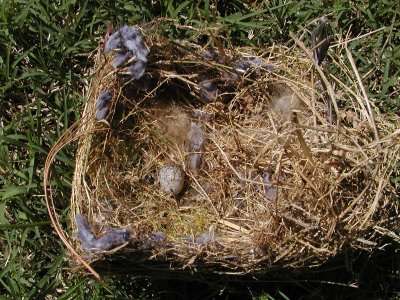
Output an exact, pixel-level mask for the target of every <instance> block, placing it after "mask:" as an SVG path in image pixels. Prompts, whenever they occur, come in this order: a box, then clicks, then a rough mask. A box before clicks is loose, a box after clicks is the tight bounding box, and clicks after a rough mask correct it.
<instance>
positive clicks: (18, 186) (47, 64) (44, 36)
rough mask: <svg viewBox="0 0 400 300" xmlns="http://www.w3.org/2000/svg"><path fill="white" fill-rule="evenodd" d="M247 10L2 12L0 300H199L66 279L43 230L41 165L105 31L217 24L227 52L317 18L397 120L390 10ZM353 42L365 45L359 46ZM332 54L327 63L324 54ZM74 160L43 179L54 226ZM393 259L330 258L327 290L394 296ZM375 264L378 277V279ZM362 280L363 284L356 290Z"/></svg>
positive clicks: (168, 3) (259, 291) (43, 5)
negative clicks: (161, 21) (5, 299)
mask: <svg viewBox="0 0 400 300" xmlns="http://www.w3.org/2000/svg"><path fill="white" fill-rule="evenodd" d="M111 2H112V3H111ZM248 3H249V4H244V3H243V2H242V1H237V0H232V1H228V0H226V1H215V2H214V1H209V0H205V1H173V0H162V1H158V2H157V1H154V2H153V3H152V1H132V2H125V1H121V0H117V1H106V0H99V1H74V0H60V1H57V2H53V1H43V0H31V1H24V0H18V1H12V0H2V1H1V5H0V101H1V102H0V103H1V105H0V118H1V119H0V122H1V123H0V249H1V252H0V298H1V297H2V296H9V297H11V298H14V299H43V298H44V297H45V296H46V295H52V297H58V299H108V298H111V299H129V298H131V297H132V295H135V298H143V299H147V298H158V297H160V298H162V297H163V296H165V295H167V294H168V295H170V296H171V297H172V295H173V293H178V294H180V296H182V297H183V296H184V294H185V293H189V291H190V290H194V291H197V290H196V289H198V290H199V291H200V290H202V291H203V294H201V295H204V286H203V285H202V284H200V283H196V284H195V283H193V286H195V288H194V289H193V288H192V287H193V286H192V287H190V283H187V282H186V283H184V284H182V286H178V287H177V286H176V283H172V282H170V281H169V280H160V279H157V280H156V279H154V280H151V279H146V278H132V277H125V278H119V279H105V280H102V281H95V280H93V279H92V278H90V277H86V276H80V275H74V274H71V273H70V272H69V271H68V270H67V268H68V264H67V259H68V258H67V256H66V253H65V249H64V247H63V245H62V243H61V242H60V241H59V239H58V238H57V236H56V235H55V234H54V232H53V230H52V227H51V226H50V222H49V218H48V215H47V211H46V206H45V203H44V196H43V189H42V186H41V182H42V174H43V166H44V161H45V158H46V155H47V153H48V151H49V149H50V148H51V147H52V145H53V144H54V142H55V141H56V140H57V138H58V137H59V136H60V135H61V133H62V132H63V131H64V130H65V129H66V128H67V127H68V126H70V125H71V124H72V123H73V122H75V121H76V120H78V119H79V117H80V112H81V108H82V105H83V101H84V98H83V96H82V91H83V90H84V87H85V86H87V83H88V81H89V80H90V75H89V74H88V73H87V70H88V68H90V66H91V63H92V61H91V60H90V59H88V58H89V56H90V54H91V53H92V51H94V50H95V48H96V46H97V43H98V40H99V37H101V36H104V34H105V31H106V29H107V25H108V22H109V21H110V20H113V22H114V24H116V25H118V24H120V25H123V24H140V23H141V22H148V21H151V20H153V19H154V18H155V17H162V18H165V19H174V20H177V21H178V22H179V23H180V24H182V25H187V26H193V27H200V28H207V27H208V26H216V25H218V26H220V28H221V31H223V32H225V36H227V37H228V39H227V40H226V41H225V43H226V46H228V45H229V44H232V45H252V46H259V47H262V46H265V45H271V44H273V43H283V44H291V43H293V42H292V41H291V39H290V37H289V32H295V33H297V32H302V30H303V28H304V27H305V26H306V25H307V24H308V23H310V22H311V21H313V20H314V19H315V18H318V17H320V16H322V15H327V16H328V18H329V20H330V24H331V26H332V30H331V31H332V32H334V33H335V35H336V36H339V37H341V38H342V39H345V38H346V39H348V40H350V41H349V43H348V48H349V50H350V51H351V53H352V55H353V57H354V59H355V62H356V65H357V68H358V70H359V72H360V74H361V75H362V79H363V82H364V84H365V87H366V89H367V91H368V94H369V96H370V97H371V99H374V100H375V101H376V104H377V105H378V106H379V108H380V109H381V111H382V113H397V114H400V83H399V76H400V31H399V28H400V17H399V11H400V4H399V3H398V1H395V0H392V1H389V0H387V1H385V0H383V1H375V2H374V1H370V2H367V1H355V2H348V1H315V0H313V1H278V0H271V1H248ZM210 4H212V6H211V8H210ZM164 29H165V32H166V34H168V35H169V36H170V37H171V38H180V39H191V40H195V41H197V42H199V43H201V42H204V41H205V39H207V37H204V36H199V37H197V36H191V35H190V34H189V33H188V32H186V31H185V30H179V31H178V30H176V29H175V27H172V26H169V25H168V23H165V25H164ZM362 35H366V36H364V37H362V38H358V37H359V36H362ZM335 40H336V39H335ZM334 44H335V42H333V46H332V47H331V50H330V55H335V45H334ZM328 68H329V71H330V72H332V74H337V72H338V70H336V69H335V67H334V66H328ZM344 105H345V104H344ZM74 150H75V148H74V146H73V145H72V146H68V147H66V148H65V149H64V150H63V151H61V152H60V153H59V154H58V156H57V163H56V164H55V166H54V168H53V176H52V178H53V182H52V183H51V184H52V185H53V187H54V189H56V190H57V192H58V195H60V197H58V199H57V201H58V202H57V208H58V212H59V215H60V216H61V219H63V218H64V225H65V221H66V220H65V218H66V216H67V214H68V209H69V203H68V202H69V195H70V188H71V177H72V173H73V167H74ZM399 178H400V174H393V182H398V181H399ZM394 250H395V249H392V251H391V252H385V254H384V255H382V254H378V256H377V257H378V260H376V258H370V257H369V256H368V255H367V254H363V255H361V256H360V257H358V258H357V260H353V259H352V257H351V255H350V254H349V256H348V257H347V260H348V261H350V262H348V263H345V262H346V257H342V258H340V259H338V260H337V262H336V264H337V265H336V266H335V267H336V268H338V269H340V270H342V271H341V272H339V271H338V272H337V273H336V274H338V275H337V276H339V277H338V278H336V279H335V280H336V281H338V282H343V280H347V281H346V282H352V283H354V284H359V283H360V285H362V286H365V287H366V288H367V287H368V288H369V292H370V293H375V295H377V296H379V295H384V296H396V293H398V292H400V290H399V289H398V288H399V287H398V286H397V287H395V286H392V285H391V284H392V283H393V282H396V281H398V280H399V279H400V278H399V274H398V273H396V272H395V271H396V270H397V268H398V266H399V264H398V257H396V256H395V254H393V253H394ZM387 253H390V255H389V256H388V255H387ZM380 255H381V256H380ZM379 259H381V260H379ZM352 262H353V263H352ZM371 262H373V263H372V265H374V266H375V269H374V270H375V271H376V272H377V274H380V275H379V276H380V277H379V279H380V280H378V281H377V282H376V280H375V281H374V280H372V279H370V278H369V279H368V276H369V274H368V272H370V269H371V268H373V267H372V266H370V265H371ZM383 263H384V264H383ZM353 264H354V265H357V267H356V270H351V266H352V265H353ZM382 264H383V265H384V266H386V267H385V268H387V269H385V268H383V269H382V267H381V266H382ZM363 266H364V267H363ZM349 268H350V269H349ZM365 268H367V269H368V270H367V274H366V273H365ZM343 270H344V271H343ZM340 274H342V275H340ZM310 276H311V277H310V278H315V282H313V281H308V282H305V281H301V276H299V275H296V276H292V277H291V278H292V279H291V280H290V282H282V281H283V279H279V281H280V282H281V285H280V286H281V287H282V288H281V289H280V288H279V286H278V285H276V284H275V283H274V281H273V279H271V278H270V279H269V280H270V281H271V282H270V283H269V284H258V285H257V284H256V283H254V282H250V283H248V284H247V283H246V282H243V283H235V284H234V286H239V287H240V288H241V290H240V291H241V292H244V293H246V295H253V296H254V297H255V298H259V299H272V298H268V297H273V298H275V299H284V298H285V297H286V295H291V296H292V297H293V296H294V297H296V296H299V295H302V294H304V295H312V293H314V294H313V296H316V297H320V298H321V297H324V295H325V296H326V297H327V298H329V297H331V296H332V295H331V294H328V293H329V289H328V288H327V287H329V286H331V287H332V286H334V285H329V284H327V285H322V288H319V285H318V282H317V281H318V276H314V275H310ZM340 276H342V277H340ZM363 276H364V277H363ZM309 280H311V279H309ZM312 280H314V279H312ZM327 280H331V279H329V278H328V279H327ZM369 281H370V282H373V283H374V284H373V285H372V284H371V285H370V286H367V284H366V283H367V282H369ZM171 287H173V288H171ZM223 287H226V289H225V291H224V292H222V296H226V297H229V296H231V295H233V293H239V292H240V291H239V290H237V289H235V288H233V287H232V284H230V283H229V281H223V282H221V284H220V285H216V288H215V289H214V288H213V287H210V288H209V290H208V291H209V294H215V295H218V294H219V293H220V291H221V289H223ZM246 287H250V289H247V288H246ZM335 288H336V289H337V288H339V287H338V286H336V287H335ZM371 289H372V290H371ZM206 291H207V290H206ZM293 291H295V292H293ZM344 291H349V292H348V295H349V296H352V297H354V294H353V292H354V291H355V290H354V289H351V288H349V287H344ZM350 291H351V292H350ZM199 295H200V292H199ZM360 295H361V294H360ZM204 296H206V295H204ZM342 296H344V297H345V296H346V295H342ZM178 298H179V297H178ZM49 299H51V298H49Z"/></svg>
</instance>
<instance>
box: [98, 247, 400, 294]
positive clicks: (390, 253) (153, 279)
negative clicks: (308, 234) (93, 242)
mask: <svg viewBox="0 0 400 300" xmlns="http://www.w3.org/2000/svg"><path fill="white" fill-rule="evenodd" d="M97 270H98V271H100V272H101V273H102V274H103V276H105V277H111V278H113V280H116V281H118V282H119V283H120V284H121V286H124V285H125V284H124V283H125V282H132V276H134V277H135V279H134V280H136V281H137V280H142V281H143V280H145V281H146V282H147V284H146V287H145V288H143V286H144V285H143V283H142V284H141V287H142V289H141V293H140V295H141V296H140V297H143V299H150V298H151V299H392V298H396V296H397V297H398V296H399V295H400V280H399V279H400V278H399V277H400V276H399V270H400V255H399V252H398V251H396V249H395V248H394V247H392V248H388V249H386V250H385V251H380V252H375V253H373V254H371V253H366V252H364V253H359V254H356V253H346V254H344V255H341V256H340V257H337V258H335V259H334V260H332V261H330V262H328V263H326V264H324V265H323V266H321V267H318V268H314V269H302V270H291V271H285V272H283V271H275V272H273V273H270V274H267V275H264V276H262V277H260V276H258V277H257V278H255V277H253V276H251V275H246V276H227V275H220V276H217V275H213V274H199V273H194V274H193V273H190V272H179V273H177V272H160V271H159V270H157V271H156V270H155V269H152V268H151V267H149V268H147V269H146V270H141V271H139V270H137V269H135V271H134V273H131V272H133V269H131V268H129V267H127V265H126V264H124V263H123V262H113V263H112V264H110V263H105V262H102V264H101V265H100V264H98V265H97ZM117 272H118V273H126V274H128V273H130V275H119V276H113V275H112V274H116V273H117ZM126 292H127V294H131V293H134V294H135V295H138V291H137V290H135V291H133V290H132V291H128V290H127V291H126Z"/></svg>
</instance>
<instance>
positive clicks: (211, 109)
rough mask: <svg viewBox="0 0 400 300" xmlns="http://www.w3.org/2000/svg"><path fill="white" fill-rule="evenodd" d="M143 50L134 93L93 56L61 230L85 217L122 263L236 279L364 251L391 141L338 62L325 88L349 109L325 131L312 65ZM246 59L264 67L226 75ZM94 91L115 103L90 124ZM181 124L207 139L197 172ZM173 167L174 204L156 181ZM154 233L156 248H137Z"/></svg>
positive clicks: (300, 58) (390, 194)
mask: <svg viewBox="0 0 400 300" xmlns="http://www.w3.org/2000/svg"><path fill="white" fill-rule="evenodd" d="M146 42H147V44H148V46H150V47H149V49H150V52H149V56H148V64H147V69H146V72H145V75H144V77H143V78H141V79H139V80H128V81H124V80H123V79H121V74H124V72H125V71H126V70H124V69H123V68H122V69H121V68H120V69H115V68H114V67H113V66H112V61H113V59H114V54H113V53H111V54H108V55H104V54H103V53H102V51H101V50H100V51H99V55H98V57H97V67H96V70H95V71H96V79H95V81H94V84H93V85H92V87H91V88H90V96H89V97H88V102H87V105H86V108H85V111H84V119H85V122H83V123H82V124H83V125H82V126H81V128H80V130H81V131H82V132H87V133H88V134H87V135H85V137H84V138H83V139H81V140H80V143H79V149H78V152H77V157H76V161H77V164H76V171H75V176H74V183H73V196H72V217H74V216H75V215H77V214H83V215H86V216H88V219H89V220H90V222H91V223H95V224H97V225H98V227H99V228H100V229H99V232H100V231H101V228H102V227H104V226H106V225H107V226H113V227H121V228H128V229H129V230H130V232H131V240H130V242H129V244H128V245H127V246H126V247H125V248H123V249H120V250H119V252H120V253H125V254H126V256H129V251H131V250H137V251H142V250H143V251H150V254H149V258H150V257H156V258H157V259H159V260H171V261H174V262H177V263H178V264H180V265H181V266H188V265H190V266H201V265H210V266H218V267H223V268H228V269H234V270H239V271H255V270H264V271H265V270H266V267H271V266H274V265H278V264H280V265H286V266H292V267H299V266H303V265H313V264H320V263H322V262H323V261H325V260H326V259H328V258H330V257H333V256H334V255H336V254H337V253H339V252H340V251H341V250H342V249H344V248H345V247H346V246H347V247H349V246H353V247H366V248H370V247H371V245H373V244H374V243H375V242H374V240H373V239H374V237H373V236H371V229H372V228H373V226H374V225H376V224H381V223H383V222H385V221H386V220H387V219H389V218H390V214H391V212H392V211H393V207H394V206H395V205H396V203H395V201H394V199H395V194H394V189H393V187H391V186H390V185H389V184H388V177H389V175H390V173H391V171H392V170H393V168H394V164H395V161H396V160H397V159H398V158H397V156H398V154H397V153H398V152H399V151H398V150H399V146H398V143H396V142H395V139H397V138H398V136H395V137H394V139H387V140H383V141H382V140H377V138H376V136H375V131H376V130H375V128H374V124H373V123H371V122H370V121H369V120H370V117H371V116H370V115H368V112H367V111H366V109H365V107H363V106H362V105H360V103H362V102H360V98H361V96H360V95H361V92H360V91H359V88H357V84H356V79H355V75H354V74H352V72H350V71H349V70H345V67H344V62H342V61H337V62H336V63H337V64H338V65H339V66H341V67H342V68H343V70H345V71H344V72H343V73H344V74H345V76H346V77H345V80H343V81H340V80H338V79H335V80H336V81H338V83H337V82H336V83H337V84H336V88H335V95H336V99H340V100H343V101H345V102H346V103H349V104H351V108H350V109H349V108H347V109H345V108H342V109H340V110H339V111H338V112H337V114H336V124H335V125H331V124H329V121H328V114H327V107H326V103H325V102H324V100H323V99H325V98H326V95H325V92H324V91H323V90H321V89H320V87H319V85H318V84H317V82H318V77H317V76H316V75H315V74H314V72H313V68H312V62H311V61H310V60H309V59H308V57H306V56H305V55H304V54H302V53H300V52H299V51H296V50H295V49H293V48H291V49H288V48H284V47H278V46H275V47H273V48H270V49H263V50H259V51H257V52H255V51H254V50H253V49H250V48H243V49H237V50H235V51H227V50H226V51H225V54H224V55H222V54H218V55H217V58H213V59H207V58H204V57H203V53H204V51H205V50H202V49H199V48H198V47H197V46H195V45H191V44H185V45H184V46H183V45H178V44H177V43H176V42H171V41H169V40H166V39H164V38H162V37H161V36H160V35H158V34H151V35H150V34H149V35H148V37H147V41H146ZM213 51H215V52H218V51H217V50H213ZM246 56H248V57H258V58H260V57H261V58H263V60H264V61H265V62H267V63H268V64H271V65H273V66H274V67H273V69H272V70H266V69H262V68H257V67H255V68H250V69H248V70H247V71H246V72H245V73H244V74H240V73H239V74H238V72H237V70H235V69H234V68H233V67H232V65H233V64H232V61H235V60H238V59H237V58H239V59H240V58H242V57H246ZM346 81H347V82H346ZM204 82H211V83H212V84H213V85H214V87H216V88H217V90H218V91H217V95H216V96H215V97H211V96H214V94H215V93H214V94H212V95H211V96H210V95H209V94H206V96H204V95H202V92H204V88H202V84H203V83H204ZM349 83H354V85H349ZM104 90H110V91H112V92H113V95H114V97H113V100H112V108H111V113H110V114H109V116H108V117H107V122H105V121H101V122H97V121H96V120H95V119H94V116H95V114H96V112H95V103H96V100H97V98H98V96H99V94H100V93H101V92H103V91H104ZM209 98H211V99H209ZM361 101H365V100H364V99H361ZM193 123H194V124H196V125H197V126H199V127H200V128H201V130H202V131H203V132H204V136H205V142H204V145H202V147H201V151H199V153H200V155H201V165H200V168H198V169H196V168H191V167H190V163H189V160H190V157H191V155H193V153H192V151H191V148H190V134H191V133H190V132H191V124H193ZM375 124H376V127H377V128H378V130H379V133H380V136H381V137H383V136H387V135H390V134H391V133H392V132H393V129H396V127H397V128H398V125H399V120H398V118H395V117H394V118H392V119H389V118H388V117H387V116H381V115H375ZM93 130H96V132H95V133H93V132H92V131H93ZM171 162H173V163H174V164H176V165H178V166H179V167H180V168H182V170H184V172H185V174H186V175H185V186H184V188H183V190H182V192H181V193H180V194H179V195H177V196H175V197H174V196H172V195H169V194H167V193H165V192H163V191H161V190H160V188H159V187H160V185H159V178H158V174H159V171H160V169H161V168H162V167H163V166H164V165H165V164H168V163H171ZM71 225H72V228H73V230H76V227H75V226H76V225H75V224H74V222H72V224H71ZM157 232H162V233H163V234H164V235H165V239H163V240H162V242H159V243H158V242H157V243H153V244H151V246H150V247H148V246H146V247H143V245H144V244H145V243H146V242H148V241H149V240H151V236H152V235H153V234H154V233H157ZM200 237H203V239H201V238H200ZM368 238H370V241H367V239H368ZM360 241H361V242H360ZM78 244H79V243H77V244H76V245H78ZM77 247H78V246H77ZM145 248H146V249H145ZM96 255H97V256H96ZM96 255H95V258H99V257H101V253H97V254H96Z"/></svg>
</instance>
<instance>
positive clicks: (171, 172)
mask: <svg viewBox="0 0 400 300" xmlns="http://www.w3.org/2000/svg"><path fill="white" fill-rule="evenodd" d="M159 179H160V187H161V190H162V191H164V192H165V193H168V194H172V195H174V196H176V195H178V194H179V193H180V192H181V191H182V189H183V185H184V183H185V172H183V170H182V168H181V167H179V166H178V165H176V164H175V163H170V164H166V165H164V166H163V167H162V168H161V170H160V174H159Z"/></svg>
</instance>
